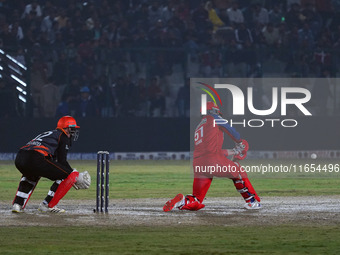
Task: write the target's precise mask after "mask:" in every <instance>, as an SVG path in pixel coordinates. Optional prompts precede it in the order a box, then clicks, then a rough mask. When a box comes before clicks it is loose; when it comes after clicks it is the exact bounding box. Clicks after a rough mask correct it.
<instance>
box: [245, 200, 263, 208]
mask: <svg viewBox="0 0 340 255" xmlns="http://www.w3.org/2000/svg"><path fill="white" fill-rule="evenodd" d="M244 208H246V209H247V210H259V209H261V208H262V206H261V204H260V203H259V202H258V201H256V200H255V201H254V202H249V203H246V204H245V205H244Z"/></svg>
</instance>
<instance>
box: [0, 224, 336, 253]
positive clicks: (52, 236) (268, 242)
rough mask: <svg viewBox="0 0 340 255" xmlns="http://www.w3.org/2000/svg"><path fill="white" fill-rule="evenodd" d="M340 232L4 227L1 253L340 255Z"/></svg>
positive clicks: (283, 228) (286, 228)
mask: <svg viewBox="0 0 340 255" xmlns="http://www.w3.org/2000/svg"><path fill="white" fill-rule="evenodd" d="M339 237H340V236H339V227H336V226H328V227H317V226H315V227H301V226H300V227H299V228H296V227H294V226H266V227H256V228H254V227H252V228H248V227H223V226H218V227H216V226H215V227H212V226H204V227H199V226H194V227H171V226H170V227H162V228H160V227H158V228H157V227H134V228H108V227H92V228H89V227H72V228H67V227H57V228H55V227H54V228H53V229H51V228H49V227H24V228H22V227H11V228H9V227H6V228H2V229H1V232H0V247H1V251H0V254H81V255H85V254H339V252H340V247H339Z"/></svg>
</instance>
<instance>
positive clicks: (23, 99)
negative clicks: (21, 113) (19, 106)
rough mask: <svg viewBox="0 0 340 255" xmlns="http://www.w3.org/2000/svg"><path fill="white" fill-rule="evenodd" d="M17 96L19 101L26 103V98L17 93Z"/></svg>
mask: <svg viewBox="0 0 340 255" xmlns="http://www.w3.org/2000/svg"><path fill="white" fill-rule="evenodd" d="M18 97H19V99H20V100H21V101H23V102H24V103H26V98H24V97H23V96H22V95H19V96H18Z"/></svg>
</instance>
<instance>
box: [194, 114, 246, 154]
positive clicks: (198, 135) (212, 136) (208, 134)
mask: <svg viewBox="0 0 340 255" xmlns="http://www.w3.org/2000/svg"><path fill="white" fill-rule="evenodd" d="M220 120H222V118H221V117H220V116H219V115H215V114H211V115H206V116H204V117H203V118H202V120H201V122H200V123H199V124H198V126H197V127H196V130H195V150H194V158H198V157H201V156H207V155H208V154H215V155H218V154H223V153H222V145H223V139H224V133H226V134H228V135H229V136H230V137H231V139H233V140H234V141H235V142H240V134H239V133H238V132H237V131H236V130H235V129H234V128H232V127H231V126H230V125H229V124H228V123H223V124H220V123H221V121H220Z"/></svg>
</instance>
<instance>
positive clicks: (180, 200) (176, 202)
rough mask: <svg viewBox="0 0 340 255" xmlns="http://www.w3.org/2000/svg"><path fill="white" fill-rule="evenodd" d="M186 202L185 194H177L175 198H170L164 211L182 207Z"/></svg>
mask: <svg viewBox="0 0 340 255" xmlns="http://www.w3.org/2000/svg"><path fill="white" fill-rule="evenodd" d="M184 204H185V197H184V195H183V194H177V195H176V196H175V197H174V198H173V199H171V200H169V201H168V202H166V203H165V205H164V206H163V211H164V212H169V211H171V210H172V209H174V208H178V207H181V206H182V205H184Z"/></svg>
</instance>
